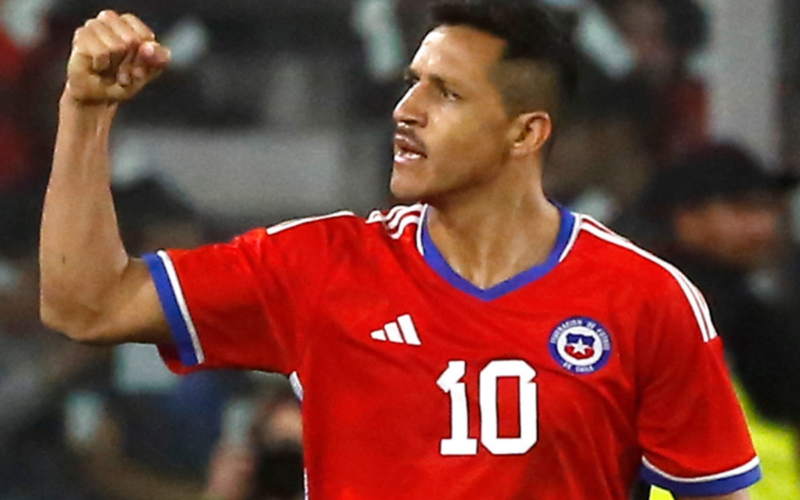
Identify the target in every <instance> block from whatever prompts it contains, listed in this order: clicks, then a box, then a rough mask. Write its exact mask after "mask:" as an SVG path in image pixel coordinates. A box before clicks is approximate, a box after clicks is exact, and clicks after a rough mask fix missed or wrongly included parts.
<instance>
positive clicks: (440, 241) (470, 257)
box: [428, 176, 560, 289]
mask: <svg viewBox="0 0 800 500" xmlns="http://www.w3.org/2000/svg"><path fill="white" fill-rule="evenodd" d="M537 179H538V176H537ZM527 180H528V181H530V179H527ZM559 228H560V214H559V212H558V209H557V208H556V207H555V206H554V205H553V204H552V203H550V202H549V201H548V200H547V198H546V197H545V196H544V193H543V192H542V189H541V183H537V182H529V183H527V184H526V183H519V182H517V183H511V184H510V185H507V186H506V188H505V189H498V190H495V191H494V192H491V191H490V192H482V193H468V194H465V196H462V197H461V200H457V199H453V197H448V199H447V200H438V201H436V202H432V203H431V208H430V211H429V217H428V231H429V233H430V236H431V238H432V239H433V241H434V243H435V244H436V247H437V248H438V249H439V251H440V252H441V254H442V256H443V257H444V259H445V260H446V261H447V263H448V264H449V265H450V267H451V268H452V269H453V270H454V271H455V272H456V273H458V274H459V275H460V276H461V277H463V278H464V279H466V280H467V281H470V282H471V283H472V284H474V285H475V286H477V287H479V288H482V289H487V288H491V287H493V286H495V285H497V284H499V283H502V282H503V281H506V280H508V279H509V278H512V277H513V276H516V275H517V274H519V273H521V272H523V271H525V270H527V269H530V268H531V267H533V266H536V265H538V264H541V263H543V262H544V261H545V260H547V258H548V256H549V255H550V253H551V251H552V250H553V248H554V246H555V244H556V240H557V238H558V232H559Z"/></svg>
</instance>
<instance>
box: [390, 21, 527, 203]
mask: <svg viewBox="0 0 800 500" xmlns="http://www.w3.org/2000/svg"><path fill="white" fill-rule="evenodd" d="M504 48H505V42H504V41H502V40H500V39H499V38H496V37H494V36H492V35H489V34H486V33H483V32H481V31H477V30H474V29H472V28H467V27H462V26H445V27H439V28H437V29H435V30H434V31H432V32H431V33H429V34H428V36H427V37H426V38H425V40H423V42H422V45H421V46H420V48H419V50H418V51H417V54H416V55H415V57H414V60H413V61H412V63H411V66H410V67H409V80H410V81H409V84H410V87H409V89H408V91H407V92H406V94H405V95H404V96H403V98H402V99H401V100H400V102H399V103H398V104H397V107H396V108H395V111H394V120H395V123H396V124H397V134H396V136H395V147H394V152H395V156H394V168H393V170H392V181H391V189H392V193H393V194H394V195H395V196H396V197H397V198H399V199H402V200H423V201H432V200H435V199H438V198H441V197H442V196H445V195H448V194H452V193H457V192H461V193H463V192H467V191H470V190H471V189H474V188H479V187H480V186H483V185H486V184H487V183H490V182H491V181H492V180H493V179H494V178H496V177H497V176H498V174H499V173H500V172H501V171H502V166H503V161H504V160H505V158H506V156H507V154H508V150H509V147H510V145H511V143H512V142H513V141H511V140H510V133H509V132H510V126H511V123H512V119H511V118H509V117H508V116H507V115H506V112H505V109H504V108H503V101H502V96H501V94H500V92H499V91H498V89H497V88H496V87H495V86H494V85H493V84H492V83H491V81H490V71H491V69H492V67H493V66H494V64H495V63H497V62H498V60H499V59H500V57H501V55H502V52H503V50H504Z"/></svg>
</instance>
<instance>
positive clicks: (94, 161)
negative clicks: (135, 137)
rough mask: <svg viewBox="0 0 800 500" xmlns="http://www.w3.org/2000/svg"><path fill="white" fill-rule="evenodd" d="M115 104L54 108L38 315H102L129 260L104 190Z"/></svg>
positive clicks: (55, 318) (55, 319) (66, 103)
mask: <svg viewBox="0 0 800 500" xmlns="http://www.w3.org/2000/svg"><path fill="white" fill-rule="evenodd" d="M116 107H117V105H116V104H106V105H88V106H87V105H81V104H79V103H77V102H75V101H73V100H72V99H71V98H70V96H69V95H68V93H65V94H64V96H63V97H62V99H61V103H60V116H59V128H58V134H57V137H56V147H55V153H54V156H53V169H52V172H51V176H50V183H49V186H48V190H47V195H46V197H45V204H44V212H43V215H42V232H41V241H40V256H39V258H40V269H41V271H40V272H41V300H42V317H43V319H45V321H46V322H48V324H51V323H55V325H51V326H58V325H59V324H60V323H61V322H62V321H63V320H64V319H65V317H70V318H76V317H77V318H81V317H84V316H86V317H89V316H91V315H93V314H100V312H101V311H102V309H103V308H102V305H103V302H104V301H106V300H108V299H109V296H108V292H109V290H111V289H113V286H114V284H115V283H116V282H118V281H119V280H120V279H121V277H122V275H123V273H124V272H125V270H126V268H127V266H128V263H129V258H128V255H127V253H126V252H125V248H124V246H123V244H122V240H121V238H120V235H119V229H118V226H117V219H116V215H115V213H114V205H113V200H112V197H111V188H110V168H109V153H108V144H109V134H110V129H111V123H112V121H113V118H114V114H115V112H116Z"/></svg>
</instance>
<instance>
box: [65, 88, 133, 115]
mask: <svg viewBox="0 0 800 500" xmlns="http://www.w3.org/2000/svg"><path fill="white" fill-rule="evenodd" d="M59 105H60V106H61V108H62V109H64V108H70V109H73V110H75V111H80V112H83V113H94V114H98V115H108V114H111V115H113V114H114V113H115V112H116V110H117V108H118V107H119V103H118V102H112V101H89V100H85V99H80V98H78V97H76V95H75V93H74V92H73V91H72V89H71V88H70V85H69V83H67V85H66V86H65V87H64V91H63V92H62V93H61V100H60V101H59Z"/></svg>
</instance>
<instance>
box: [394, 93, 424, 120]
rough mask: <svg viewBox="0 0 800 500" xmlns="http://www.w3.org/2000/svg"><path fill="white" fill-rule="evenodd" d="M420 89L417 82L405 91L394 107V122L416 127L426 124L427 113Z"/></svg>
mask: <svg viewBox="0 0 800 500" xmlns="http://www.w3.org/2000/svg"><path fill="white" fill-rule="evenodd" d="M421 90H422V89H421V88H420V84H419V83H417V84H415V85H413V86H411V88H409V89H408V90H407V91H406V93H405V95H403V97H402V98H401V99H400V101H399V102H398V103H397V106H395V108H394V113H393V114H392V117H393V118H394V121H395V123H397V124H398V125H399V124H403V125H415V126H418V127H424V126H425V125H427V122H428V115H427V113H426V111H425V105H424V102H423V101H424V96H423V95H422V92H421Z"/></svg>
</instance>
